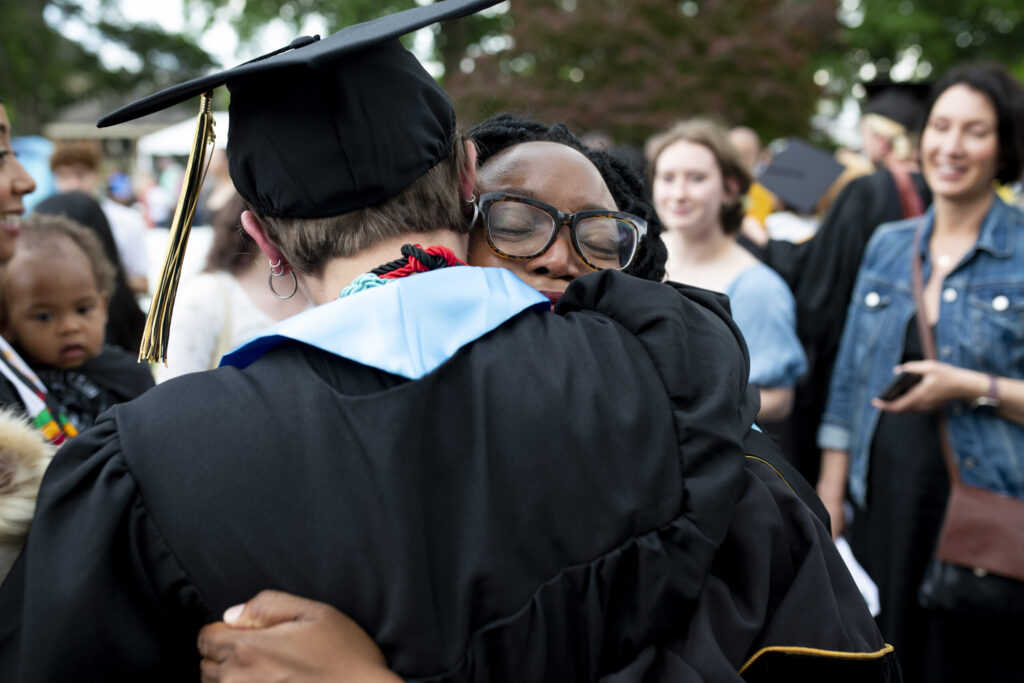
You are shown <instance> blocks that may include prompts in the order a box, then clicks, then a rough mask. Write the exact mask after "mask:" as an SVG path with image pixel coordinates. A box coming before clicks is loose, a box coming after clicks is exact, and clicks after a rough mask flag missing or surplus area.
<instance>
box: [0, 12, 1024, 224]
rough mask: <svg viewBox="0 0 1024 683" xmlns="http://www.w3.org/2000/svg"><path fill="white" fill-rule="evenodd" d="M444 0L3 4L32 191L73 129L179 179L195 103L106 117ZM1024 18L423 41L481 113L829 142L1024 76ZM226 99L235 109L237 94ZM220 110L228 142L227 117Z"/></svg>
mask: <svg viewBox="0 0 1024 683" xmlns="http://www.w3.org/2000/svg"><path fill="white" fill-rule="evenodd" d="M427 1H428V0H286V1H284V2H282V1H280V0H228V1H227V2H222V1H220V0H159V1H158V2H139V1H138V0H0V2H2V7H3V10H2V13H0V16H3V17H4V20H3V22H2V23H0V93H2V96H3V97H4V99H5V100H6V106H7V110H8V114H9V116H10V117H11V119H12V121H13V125H14V129H15V131H16V133H17V134H18V136H19V138H18V140H17V141H16V143H15V144H16V148H17V150H18V151H19V153H20V154H21V156H22V160H23V161H24V162H25V163H26V165H27V166H28V167H29V170H30V172H31V173H32V174H33V175H34V176H35V178H36V179H37V182H38V185H39V188H38V189H37V191H36V192H35V193H34V194H33V195H32V196H31V197H29V198H28V200H27V203H28V204H29V207H30V208H31V206H32V205H34V204H35V203H37V202H38V201H39V200H41V199H44V198H46V197H47V196H48V195H49V194H51V193H52V192H53V191H54V186H53V182H52V177H51V175H50V168H49V158H50V155H51V154H52V153H53V151H54V149H55V146H60V145H63V144H66V143H81V142H87V143H89V144H92V145H95V146H96V148H97V150H98V152H99V155H100V159H101V169H100V171H101V174H100V175H101V177H102V178H103V179H104V182H105V183H106V191H107V193H108V194H109V195H110V196H113V197H115V198H117V199H118V200H119V201H122V202H123V203H125V204H129V205H130V204H132V203H133V202H134V201H136V199H137V198H138V196H139V195H140V194H141V193H142V192H144V191H147V190H148V189H150V188H153V187H162V188H163V189H165V190H166V191H167V193H168V194H173V193H174V192H175V189H176V188H175V187H174V184H175V183H174V180H175V178H174V173H175V172H177V173H180V168H181V165H182V164H183V162H184V159H185V156H184V155H185V154H186V153H187V146H188V144H189V142H190V141H191V135H192V126H193V124H192V121H193V119H194V116H195V111H194V110H195V103H191V102H190V103H186V104H185V105H182V106H180V107H178V108H175V109H172V110H169V111H165V112H161V113H159V114H155V115H151V116H148V117H145V118H143V119H140V120H138V121H135V122H132V123H128V124H124V125H121V126H116V127H114V128H108V129H102V130H101V129H97V128H96V127H95V122H96V120H97V119H98V118H99V117H100V116H101V115H102V114H103V113H106V112H108V111H111V110H113V109H115V108H117V107H119V106H121V105H123V104H125V103H127V102H130V101H132V100H133V99H136V98H137V97H139V96H142V95H145V94H148V93H150V92H152V91H154V90H155V89H158V88H161V87H164V86H167V85H171V84H174V83H178V82H181V81H183V80H186V79H188V78H191V77H193V76H197V75H201V74H203V73H208V72H210V71H213V70H218V69H221V68H226V67H230V66H233V65H235V64H238V63H240V62H243V61H245V60H247V59H251V58H252V57H254V56H257V55H259V54H262V53H264V52H267V51H270V50H273V49H276V48H278V47H281V46H283V45H286V44H287V43H288V42H289V41H290V40H291V39H292V38H293V37H295V36H296V35H302V34H312V33H320V34H328V33H331V32H333V31H336V30H338V29H339V28H341V27H343V26H346V25H349V24H352V23H356V22H359V21H365V20H368V19H371V18H374V17H376V16H380V15H382V14H389V13H392V12H395V11H398V10H401V9H405V8H408V7H411V6H413V5H415V4H425V2H427ZM1022 27H1024V3H1021V2H1020V0H928V1H927V2H924V1H921V0H918V1H915V0H896V1H892V0H743V1H742V2H737V1H736V0H682V1H676V0H515V2H513V3H509V2H504V3H501V4H500V5H497V6H496V7H494V8H492V9H490V10H487V11H485V12H482V13H480V14H478V15H475V16H472V17H468V18H466V19H462V20H459V21H457V22H451V23H448V24H443V25H441V26H435V27H433V28H429V29H424V30H423V31H420V32H419V33H417V34H415V35H413V36H411V37H409V41H408V44H409V46H410V47H411V48H412V49H413V50H414V51H416V52H417V54H418V55H419V56H420V57H421V59H423V60H425V61H426V62H427V63H428V66H429V68H430V69H431V71H432V73H433V74H434V75H435V76H436V77H437V78H438V79H440V80H441V81H442V83H443V85H444V87H445V88H446V89H447V90H448V91H449V92H450V93H451V94H452V95H453V96H454V98H455V100H456V103H457V106H458V110H459V114H460V116H461V118H462V121H463V123H464V124H466V125H467V126H468V125H470V124H472V123H474V122H476V121H479V120H481V119H482V118H484V117H486V116H488V115H490V114H492V113H495V112H497V111H501V110H505V109H515V110H517V111H520V112H523V113H525V114H528V115H530V116H533V117H535V118H538V119H541V120H545V121H564V122H566V123H568V124H569V126H570V127H571V128H572V129H573V130H574V131H575V132H577V133H579V134H580V135H588V138H587V139H588V141H590V142H592V143H593V144H596V145H608V146H613V145H618V146H624V145H630V146H635V147H639V146H642V144H643V142H644V140H646V139H647V138H648V136H650V134H651V133H653V132H654V131H657V130H659V129H663V128H665V127H666V126H667V125H669V124H671V123H672V122H673V121H676V120H678V119H681V118H686V117H689V116H693V115H705V116H712V117H715V118H717V119H719V120H721V121H723V122H725V123H727V124H729V125H744V126H748V127H750V128H752V129H753V130H755V131H756V132H757V133H758V134H759V135H760V137H761V139H762V140H764V141H765V142H769V141H772V140H775V139H779V138H789V137H802V138H805V139H808V140H810V141H812V142H813V143H815V144H817V145H819V146H821V147H823V148H825V149H828V150H830V151H831V150H835V149H836V148H837V147H840V146H842V147H849V148H852V149H855V150H856V149H857V148H858V145H859V137H858V135H857V121H858V119H859V117H860V112H861V105H862V101H863V99H864V97H865V94H866V90H865V84H867V85H869V86H870V85H871V84H872V83H877V82H897V83H915V82H922V81H923V82H926V81H928V80H929V79H930V78H934V77H935V76H937V75H938V74H939V73H941V72H942V71H944V70H945V69H947V68H948V67H949V66H951V65H952V64H954V63H957V62H963V61H972V60H979V59H986V60H994V61H998V62H1001V63H1003V64H1005V65H1007V66H1009V67H1010V68H1011V69H1012V70H1013V71H1014V72H1015V73H1016V74H1017V75H1018V77H1024V52H1022V51H1021V50H1020V49H1019V43H1020V37H1021V34H1022ZM216 96H217V100H216V101H215V109H217V110H221V111H223V110H225V109H226V108H227V92H226V90H225V89H223V88H222V89H220V90H218V92H217V95H216ZM217 120H218V128H217V130H218V133H219V135H220V139H219V144H220V145H223V143H224V142H225V140H226V131H227V126H228V121H227V116H226V115H224V114H221V115H218V116H217ZM172 126H178V127H177V128H171V127H172ZM150 194H151V195H154V196H155V197H156V199H154V201H156V202H157V203H158V204H159V196H158V193H157V192H156V191H154V192H150ZM155 222H156V221H154V220H153V219H150V224H151V225H152V224H154V223H155Z"/></svg>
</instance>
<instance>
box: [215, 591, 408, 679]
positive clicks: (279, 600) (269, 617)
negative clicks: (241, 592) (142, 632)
mask: <svg viewBox="0 0 1024 683" xmlns="http://www.w3.org/2000/svg"><path fill="white" fill-rule="evenodd" d="M198 646H199V654H200V656H201V657H202V662H201V663H200V672H201V674H202V680H203V683H214V682H216V683H234V682H236V681H245V682H246V683H270V682H272V681H273V682H276V683H280V682H282V681H293V682H299V681H301V682H304V683H313V682H314V681H324V682H326V681H332V682H333V683H343V682H345V681H360V682H367V683H395V682H396V681H401V679H400V678H399V677H398V676H396V675H395V674H394V673H392V672H391V671H390V670H389V669H388V667H387V662H386V661H385V659H384V655H383V654H382V653H381V651H380V648H378V647H377V645H376V643H374V642H373V640H372V639H371V638H370V637H369V636H368V635H367V634H366V632H365V631H363V629H361V628H360V627H359V625H358V624H356V623H355V622H354V621H352V620H351V619H349V618H348V617H346V616H345V615H344V614H342V613H341V612H339V611H338V610H336V609H334V608H333V607H331V606H330V605H325V604H323V603H319V602H314V601H312V600H306V599H304V598H299V597H296V596H294V595H289V594H288V593H281V592H279V591H270V590H267V591H263V592H261V593H259V594H258V595H257V596H256V597H254V598H253V599H252V600H250V601H249V602H247V603H245V604H244V605H236V606H235V607H232V608H229V609H228V610H227V611H225V612H224V621H219V622H216V623H213V624H208V625H207V626H205V627H203V629H202V630H201V631H200V632H199V640H198Z"/></svg>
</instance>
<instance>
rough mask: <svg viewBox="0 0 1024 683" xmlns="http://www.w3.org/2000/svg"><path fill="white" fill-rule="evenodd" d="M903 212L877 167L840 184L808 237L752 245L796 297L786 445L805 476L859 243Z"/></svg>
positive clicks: (920, 183) (917, 187)
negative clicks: (802, 364)
mask: <svg viewBox="0 0 1024 683" xmlns="http://www.w3.org/2000/svg"><path fill="white" fill-rule="evenodd" d="M909 179H910V181H911V182H912V184H913V188H914V191H915V192H916V193H917V194H918V196H919V197H920V199H921V203H922V205H923V206H927V205H928V204H930V203H931V193H930V192H929V190H928V186H927V185H926V184H925V182H924V178H923V177H922V176H921V174H919V173H910V174H909ZM905 215H906V210H905V209H904V204H903V200H901V197H900V189H899V186H898V184H897V182H896V180H895V178H894V176H893V172H892V171H890V170H889V169H887V168H881V169H879V170H877V171H875V172H874V173H872V174H870V175H866V176H862V177H860V178H856V179H854V180H852V181H850V183H849V184H848V185H847V186H846V187H845V188H843V190H842V191H841V192H840V193H839V195H838V196H837V197H836V200H835V202H834V203H833V204H832V205H831V207H829V210H828V213H827V214H826V215H825V218H824V220H823V221H822V223H821V227H820V228H819V230H818V232H817V233H816V234H815V236H814V237H813V238H811V239H810V240H807V241H806V242H801V243H798V244H794V243H792V242H787V241H785V240H769V241H768V242H767V244H766V245H765V246H764V247H763V248H762V249H760V250H759V251H758V256H759V257H760V258H761V260H762V261H764V263H766V264H767V265H769V266H771V267H772V268H773V269H774V270H775V271H776V272H777V273H778V274H779V275H781V276H782V278H783V279H784V280H785V281H786V284H788V285H789V288H790V290H791V291H792V292H793V297H794V298H795V299H796V332H797V337H799V339H800V342H801V343H802V344H803V346H804V352H805V353H806V355H807V373H806V374H804V375H803V377H801V378H800V379H799V380H797V384H796V394H795V396H794V403H793V412H792V414H791V415H790V425H791V427H790V428H791V430H792V431H791V436H790V438H789V444H790V454H791V457H792V460H793V463H794V464H795V465H796V467H797V469H798V470H799V471H800V473H801V474H802V475H803V476H804V477H805V478H806V479H807V480H808V481H817V479H818V468H819V466H820V463H821V451H820V449H818V445H817V433H818V425H819V424H820V423H821V414H822V411H823V410H824V409H825V399H826V398H827V396H828V386H829V380H830V379H831V377H832V366H833V365H834V364H835V360H836V354H837V353H838V349H839V338H840V336H841V335H842V333H843V323H844V322H845V321H846V308H847V306H849V304H850V296H851V295H852V294H853V284H854V281H855V280H856V278H857V270H858V268H859V267H860V260H861V257H862V256H863V254H864V248H865V247H866V246H867V243H868V240H869V239H870V238H871V235H872V234H874V231H875V228H877V227H878V226H879V225H881V224H882V223H886V222H889V221H894V220H900V219H901V218H904V217H905Z"/></svg>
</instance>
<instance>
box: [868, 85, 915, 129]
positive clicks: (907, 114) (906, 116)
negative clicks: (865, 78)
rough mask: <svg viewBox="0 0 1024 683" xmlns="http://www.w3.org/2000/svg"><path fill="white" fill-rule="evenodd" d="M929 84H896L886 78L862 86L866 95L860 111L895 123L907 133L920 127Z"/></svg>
mask: <svg viewBox="0 0 1024 683" xmlns="http://www.w3.org/2000/svg"><path fill="white" fill-rule="evenodd" d="M930 90H931V84H930V83H902V82H901V83H897V82H895V81H891V80H889V79H887V78H883V79H878V80H875V81H872V82H870V83H865V84H864V91H865V93H866V96H865V101H864V105H863V106H862V107H861V110H862V111H863V112H864V113H865V114H878V115H879V116H884V117H885V118H887V119H889V120H890V121H895V122H896V123H898V124H900V125H901V126H903V127H904V128H906V129H907V131H914V130H917V128H918V127H919V126H920V125H921V117H922V116H924V107H925V102H926V101H927V99H928V94H929V91H930Z"/></svg>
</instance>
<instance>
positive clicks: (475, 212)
mask: <svg viewBox="0 0 1024 683" xmlns="http://www.w3.org/2000/svg"><path fill="white" fill-rule="evenodd" d="M466 203H467V204H470V205H472V207H473V217H472V218H471V219H470V220H469V229H470V230H472V229H473V228H474V227H475V226H476V222H477V221H478V220H480V205H479V204H477V203H476V195H475V194H471V195H469V199H467V200H466Z"/></svg>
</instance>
